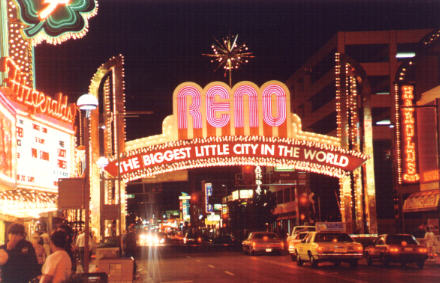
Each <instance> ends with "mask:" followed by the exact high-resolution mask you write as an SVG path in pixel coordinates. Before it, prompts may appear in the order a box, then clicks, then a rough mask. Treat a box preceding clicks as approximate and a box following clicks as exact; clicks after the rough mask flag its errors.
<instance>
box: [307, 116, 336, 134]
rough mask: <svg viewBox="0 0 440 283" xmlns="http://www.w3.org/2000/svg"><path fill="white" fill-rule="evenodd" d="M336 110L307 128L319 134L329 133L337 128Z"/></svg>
mask: <svg viewBox="0 0 440 283" xmlns="http://www.w3.org/2000/svg"><path fill="white" fill-rule="evenodd" d="M336 126H337V125H336V111H335V112H333V113H331V114H329V115H327V116H326V117H324V118H323V119H321V120H319V121H318V122H316V123H314V124H313V125H311V126H310V127H308V128H307V130H308V131H312V132H314V133H318V134H327V133H330V132H332V131H334V130H336Z"/></svg>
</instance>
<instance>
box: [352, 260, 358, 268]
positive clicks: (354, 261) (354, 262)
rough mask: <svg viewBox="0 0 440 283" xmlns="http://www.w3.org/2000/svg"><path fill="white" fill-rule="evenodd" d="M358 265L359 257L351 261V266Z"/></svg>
mask: <svg viewBox="0 0 440 283" xmlns="http://www.w3.org/2000/svg"><path fill="white" fill-rule="evenodd" d="M357 266H358V261H357V259H353V260H352V261H350V267H353V268H354V267H357Z"/></svg>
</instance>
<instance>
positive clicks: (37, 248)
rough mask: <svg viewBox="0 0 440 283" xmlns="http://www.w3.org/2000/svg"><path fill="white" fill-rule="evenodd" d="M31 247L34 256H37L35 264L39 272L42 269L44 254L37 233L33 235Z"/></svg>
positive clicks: (41, 241)
mask: <svg viewBox="0 0 440 283" xmlns="http://www.w3.org/2000/svg"><path fill="white" fill-rule="evenodd" d="M31 243H32V246H33V247H34V250H35V255H36V256H37V262H38V266H39V270H41V267H43V263H44V261H45V260H46V257H47V255H46V252H45V250H44V247H43V239H42V238H41V237H40V235H39V234H38V233H34V234H33V235H32V239H31Z"/></svg>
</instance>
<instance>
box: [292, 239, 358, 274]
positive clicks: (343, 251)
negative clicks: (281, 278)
mask: <svg viewBox="0 0 440 283" xmlns="http://www.w3.org/2000/svg"><path fill="white" fill-rule="evenodd" d="M296 251H297V259H296V262H297V264H298V265H299V266H302V265H303V263H304V262H306V261H308V262H310V263H311V265H312V267H317V266H318V264H319V263H320V262H324V261H330V262H333V263H334V264H335V265H339V264H340V263H341V262H343V261H344V262H348V263H350V266H352V267H356V266H357V265H358V260H359V259H361V258H362V252H363V248H362V245H361V244H360V243H357V242H355V241H353V239H352V238H351V237H350V236H349V235H348V234H347V233H344V232H337V231H330V232H329V231H320V232H309V233H308V234H307V236H306V237H305V238H304V239H303V240H302V241H301V242H300V243H298V244H297V245H296Z"/></svg>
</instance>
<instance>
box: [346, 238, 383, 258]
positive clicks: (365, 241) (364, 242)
mask: <svg viewBox="0 0 440 283" xmlns="http://www.w3.org/2000/svg"><path fill="white" fill-rule="evenodd" d="M350 237H351V238H352V239H353V240H354V241H355V242H358V243H360V244H361V245H362V247H363V248H364V255H365V252H366V250H367V248H368V247H370V246H373V245H374V243H375V242H376V240H377V237H378V236H377V234H351V235H350Z"/></svg>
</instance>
